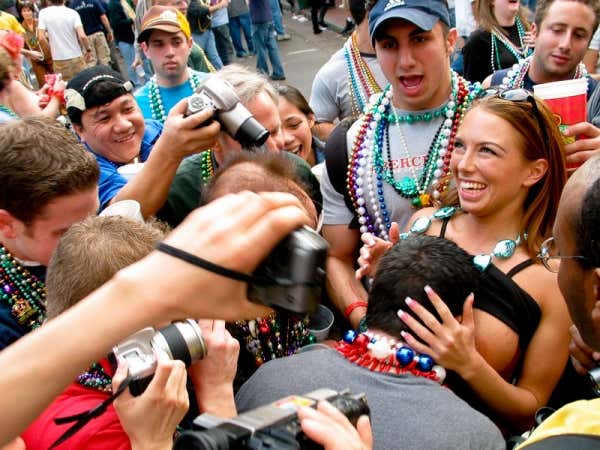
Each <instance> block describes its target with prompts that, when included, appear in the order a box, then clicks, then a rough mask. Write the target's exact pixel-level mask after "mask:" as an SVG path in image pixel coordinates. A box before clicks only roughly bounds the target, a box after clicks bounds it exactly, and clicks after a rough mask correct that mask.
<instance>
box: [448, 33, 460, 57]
mask: <svg viewBox="0 0 600 450" xmlns="http://www.w3.org/2000/svg"><path fill="white" fill-rule="evenodd" d="M457 40H458V31H457V30H456V28H450V30H449V31H448V36H446V52H447V54H448V56H451V55H452V53H453V52H454V47H455V46H456V41H457Z"/></svg>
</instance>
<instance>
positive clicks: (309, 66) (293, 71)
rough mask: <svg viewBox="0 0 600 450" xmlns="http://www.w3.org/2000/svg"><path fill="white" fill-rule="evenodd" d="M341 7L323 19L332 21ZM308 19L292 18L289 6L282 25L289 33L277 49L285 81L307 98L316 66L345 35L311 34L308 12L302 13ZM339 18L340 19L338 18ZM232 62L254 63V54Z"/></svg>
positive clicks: (249, 65)
mask: <svg viewBox="0 0 600 450" xmlns="http://www.w3.org/2000/svg"><path fill="white" fill-rule="evenodd" d="M340 14H342V15H344V14H343V11H341V10H340V11H337V10H332V11H331V12H328V14H327V16H326V17H325V19H326V22H331V23H332V24H333V25H334V26H335V23H333V20H334V19H338V18H337V16H339V15H340ZM304 16H305V17H307V18H308V19H309V20H307V21H305V22H299V21H298V20H295V19H292V17H291V13H290V11H289V10H286V11H284V13H283V25H284V27H285V30H286V32H287V33H288V34H290V35H291V36H292V39H290V40H289V41H280V42H278V44H279V51H280V53H281V59H282V61H283V67H284V69H285V76H286V80H285V83H288V84H291V85H292V86H294V87H296V88H298V89H300V91H301V92H302V93H303V94H304V95H305V97H306V99H307V100H308V98H309V97H310V89H311V86H312V81H313V78H314V75H315V74H316V73H317V70H319V68H320V67H321V66H322V65H323V64H324V63H325V62H327V60H328V59H329V58H330V56H331V55H332V54H333V53H334V52H335V51H336V50H338V49H339V48H341V47H342V45H343V44H344V42H345V40H346V38H345V37H343V36H341V35H340V34H339V33H336V32H334V31H330V30H325V31H323V32H322V33H321V34H317V35H315V34H313V32H312V25H311V22H310V14H306V13H305V14H304ZM338 20H339V19H338ZM234 62H236V63H240V64H244V65H247V66H248V67H252V68H255V67H256V59H255V58H236V57H235V56H234Z"/></svg>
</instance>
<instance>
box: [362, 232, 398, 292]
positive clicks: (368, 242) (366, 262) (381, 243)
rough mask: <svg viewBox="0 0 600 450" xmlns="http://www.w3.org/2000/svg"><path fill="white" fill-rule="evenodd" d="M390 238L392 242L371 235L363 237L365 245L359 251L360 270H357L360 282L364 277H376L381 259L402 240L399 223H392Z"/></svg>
mask: <svg viewBox="0 0 600 450" xmlns="http://www.w3.org/2000/svg"><path fill="white" fill-rule="evenodd" d="M389 236H390V240H389V241H385V240H383V239H380V238H378V237H375V236H374V235H373V234H371V233H363V234H362V235H361V237H360V238H361V241H362V243H363V245H362V247H361V248H360V251H359V254H360V256H359V257H358V269H357V270H356V278H357V279H359V280H360V279H361V278H362V277H365V276H368V277H373V276H374V275H375V272H376V271H377V264H378V263H379V259H380V258H381V257H382V256H383V255H384V254H385V252H387V251H388V250H389V249H390V247H392V245H394V244H395V243H396V242H398V240H399V239H400V228H399V227H398V224H397V223H395V222H394V223H392V226H391V228H390V232H389Z"/></svg>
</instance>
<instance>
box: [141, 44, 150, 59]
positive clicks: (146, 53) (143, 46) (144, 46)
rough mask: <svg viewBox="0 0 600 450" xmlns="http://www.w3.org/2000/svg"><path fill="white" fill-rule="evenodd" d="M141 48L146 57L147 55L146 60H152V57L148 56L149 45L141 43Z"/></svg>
mask: <svg viewBox="0 0 600 450" xmlns="http://www.w3.org/2000/svg"><path fill="white" fill-rule="evenodd" d="M140 48H141V49H142V51H143V52H144V55H146V58H148V59H150V57H149V56H148V43H147V42H146V41H144V42H140Z"/></svg>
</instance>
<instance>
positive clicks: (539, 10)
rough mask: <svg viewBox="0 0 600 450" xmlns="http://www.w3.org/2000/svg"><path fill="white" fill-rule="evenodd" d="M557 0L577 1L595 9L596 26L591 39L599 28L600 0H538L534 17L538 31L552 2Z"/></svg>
mask: <svg viewBox="0 0 600 450" xmlns="http://www.w3.org/2000/svg"><path fill="white" fill-rule="evenodd" d="M557 1H570V2H577V3H582V4H584V5H587V6H589V7H590V8H592V10H593V11H594V27H593V29H592V33H591V35H590V40H591V39H592V36H593V35H594V32H595V31H596V28H598V21H599V20H600V2H599V1H598V0H538V2H537V7H536V9H535V19H534V22H535V26H536V27H537V29H538V32H539V29H540V27H541V26H542V22H543V21H544V20H545V19H546V16H547V14H548V10H549V9H550V6H552V4H553V3H555V2H557Z"/></svg>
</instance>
